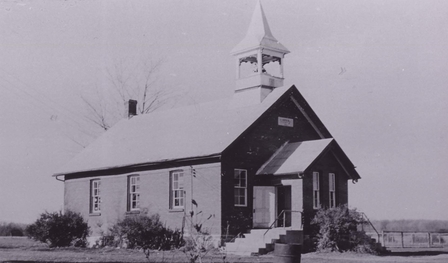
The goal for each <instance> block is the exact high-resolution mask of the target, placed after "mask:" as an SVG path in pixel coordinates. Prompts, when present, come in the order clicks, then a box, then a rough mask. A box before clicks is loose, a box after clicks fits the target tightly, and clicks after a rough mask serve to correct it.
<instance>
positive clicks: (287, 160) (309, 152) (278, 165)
mask: <svg viewBox="0 0 448 263" xmlns="http://www.w3.org/2000/svg"><path fill="white" fill-rule="evenodd" d="M328 151H331V154H333V156H334V157H335V159H336V161H337V162H338V163H339V164H340V165H341V167H342V168H343V169H344V171H345V173H346V174H347V176H348V177H349V178H351V179H352V180H358V179H359V178H361V177H360V176H359V174H358V172H357V171H356V170H355V166H354V165H353V163H352V162H351V161H350V160H349V159H348V157H347V155H345V153H344V152H343V151H342V149H341V147H340V146H339V145H338V143H337V142H336V141H335V140H334V139H333V138H328V139H321V140H312V141H303V142H288V143H285V144H284V145H283V146H282V147H281V148H280V149H279V150H278V151H277V152H276V153H274V155H273V156H272V157H271V158H270V159H269V160H268V161H267V162H266V163H265V164H263V165H262V166H261V167H260V169H259V170H258V171H257V175H263V174H268V175H290V174H301V173H304V172H306V171H307V169H309V168H310V167H311V166H312V164H313V163H315V162H316V161H317V160H318V159H319V157H320V156H322V155H323V154H325V153H327V152H328Z"/></svg>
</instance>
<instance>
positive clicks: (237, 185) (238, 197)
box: [233, 169, 247, 206]
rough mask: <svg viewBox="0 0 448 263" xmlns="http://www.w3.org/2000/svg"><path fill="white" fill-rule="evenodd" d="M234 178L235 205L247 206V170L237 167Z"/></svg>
mask: <svg viewBox="0 0 448 263" xmlns="http://www.w3.org/2000/svg"><path fill="white" fill-rule="evenodd" d="M233 179H234V180H233V181H234V184H233V185H234V202H235V206H247V170H243V169H235V172H234V176H233Z"/></svg>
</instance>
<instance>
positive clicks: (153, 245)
mask: <svg viewBox="0 0 448 263" xmlns="http://www.w3.org/2000/svg"><path fill="white" fill-rule="evenodd" d="M109 232H110V233H109V234H108V235H106V236H104V237H103V240H109V244H110V243H112V240H113V243H112V244H113V245H114V246H124V245H126V246H127V247H128V248H142V249H144V250H149V249H157V250H169V249H172V248H179V247H180V246H182V245H183V238H182V233H181V232H180V231H179V230H171V229H168V228H166V227H164V226H163V225H162V223H161V222H160V217H159V215H157V214H155V215H152V216H146V215H136V216H128V217H125V218H124V219H123V220H120V221H118V222H117V223H116V224H115V225H113V226H112V227H111V228H110V229H109ZM111 236H112V237H113V238H111Z"/></svg>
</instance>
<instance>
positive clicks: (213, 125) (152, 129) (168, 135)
mask: <svg viewBox="0 0 448 263" xmlns="http://www.w3.org/2000/svg"><path fill="white" fill-rule="evenodd" d="M290 90H297V89H296V88H295V87H294V86H293V87H291V88H289V89H287V88H285V87H283V88H277V89H275V90H274V91H273V92H272V93H271V94H270V95H269V96H268V97H267V98H266V99H265V100H264V101H263V102H262V103H260V104H256V105H249V106H247V107H235V106H234V105H233V103H232V99H231V98H229V99H224V100H217V101H212V102H207V103H202V104H195V105H191V106H187V107H180V108H174V109H170V110H164V111H156V112H153V113H150V114H144V115H139V116H134V117H132V118H131V119H123V120H121V121H120V122H118V123H117V124H116V125H114V126H113V127H112V128H111V129H109V130H108V131H107V132H105V133H104V134H103V135H101V136H100V137H99V138H98V139H97V140H96V141H94V142H93V143H92V144H90V145H89V146H88V147H86V148H85V149H84V150H83V151H81V152H80V153H79V154H78V155H76V156H75V157H74V158H73V159H72V160H71V161H70V162H68V163H67V164H66V165H64V166H63V167H61V168H60V169H59V170H58V171H57V172H56V173H55V174H54V176H57V175H65V174H70V173H78V172H87V171H95V170H104V169H111V168H117V167H125V166H129V165H136V164H145V163H152V162H163V161H169V160H176V159H181V158H189V157H201V156H210V155H214V154H220V153H221V152H223V151H224V149H225V148H226V147H227V146H229V145H230V144H231V143H232V142H233V141H234V140H235V139H236V138H237V137H238V136H239V135H241V133H242V132H244V131H245V130H246V129H247V128H248V127H249V126H250V125H251V124H252V123H253V122H254V121H256V120H257V119H258V118H259V117H260V116H261V115H262V114H263V113H264V112H265V111H266V110H267V109H268V108H269V107H270V106H272V105H273V104H274V103H275V102H276V101H277V100H278V99H279V98H280V97H281V96H282V95H283V94H284V93H286V92H287V91H290Z"/></svg>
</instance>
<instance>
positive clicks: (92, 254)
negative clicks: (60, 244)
mask: <svg viewBox="0 0 448 263" xmlns="http://www.w3.org/2000/svg"><path fill="white" fill-rule="evenodd" d="M223 255H224V254H222V253H219V252H218V251H213V252H212V253H211V254H210V255H209V256H208V257H207V258H206V259H205V260H204V262H214V263H218V262H257V263H264V262H265V263H268V262H272V263H275V262H276V260H275V257H274V256H273V255H272V254H268V255H264V256H258V257H257V256H254V257H240V256H232V255H227V256H226V259H225V261H223V258H222V257H223ZM11 261H15V262H18V261H19V262H25V261H26V262H27V263H30V262H166V263H169V262H188V260H187V257H186V256H185V255H184V254H183V253H182V252H179V251H168V252H160V251H155V252H153V253H152V254H151V256H150V260H149V261H148V260H147V259H146V258H145V256H144V254H143V253H142V252H141V251H137V250H126V249H114V248H101V249H80V248H66V249H62V248H48V246H46V245H45V244H41V243H38V242H34V241H32V240H29V239H27V238H10V237H3V238H2V237H0V262H11ZM302 262H303V263H326V262H332V263H343V262H352V263H386V262H418V263H423V262H425V263H426V262H437V263H439V262H440V263H442V262H444V263H446V262H448V250H445V251H439V250H427V251H421V250H416V249H407V250H394V251H392V253H391V254H388V255H382V256H373V255H360V254H353V253H307V254H303V255H302Z"/></svg>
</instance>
